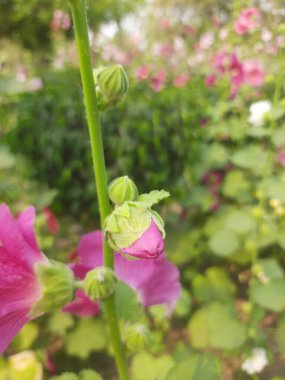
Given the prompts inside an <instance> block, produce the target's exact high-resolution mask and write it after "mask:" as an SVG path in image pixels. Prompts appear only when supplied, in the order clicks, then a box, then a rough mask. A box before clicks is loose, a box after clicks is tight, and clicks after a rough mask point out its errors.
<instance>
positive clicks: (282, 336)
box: [274, 315, 285, 355]
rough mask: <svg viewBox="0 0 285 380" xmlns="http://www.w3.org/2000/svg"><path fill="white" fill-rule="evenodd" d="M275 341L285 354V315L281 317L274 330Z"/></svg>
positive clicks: (281, 352)
mask: <svg viewBox="0 0 285 380" xmlns="http://www.w3.org/2000/svg"><path fill="white" fill-rule="evenodd" d="M274 338H275V342H276V344H277V347H278V351H279V352H280V354H283V355H284V354H285V317H284V315H283V316H282V317H281V318H280V319H279V321H278V323H277V327H276V329H275V332H274Z"/></svg>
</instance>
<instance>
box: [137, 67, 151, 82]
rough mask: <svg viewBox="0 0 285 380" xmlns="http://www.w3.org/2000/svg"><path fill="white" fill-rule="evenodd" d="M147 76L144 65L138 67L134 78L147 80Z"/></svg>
mask: <svg viewBox="0 0 285 380" xmlns="http://www.w3.org/2000/svg"><path fill="white" fill-rule="evenodd" d="M148 76H149V68H148V66H146V65H142V66H139V67H138V68H137V70H136V77H137V79H139V80H144V79H147V78H148Z"/></svg>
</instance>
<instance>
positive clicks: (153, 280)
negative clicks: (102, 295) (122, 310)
mask: <svg viewBox="0 0 285 380" xmlns="http://www.w3.org/2000/svg"><path fill="white" fill-rule="evenodd" d="M102 242H103V235H102V233H101V231H94V232H90V233H88V234H86V235H84V236H83V237H82V238H81V240H80V242H79V245H78V249H77V252H78V255H79V262H78V263H76V264H73V265H72V269H73V271H74V274H75V276H76V277H77V278H78V279H81V280H82V279H84V277H85V276H86V274H87V272H89V271H90V270H92V269H94V268H96V267H101V266H102V265H103V247H102ZM114 255H115V257H114V271H115V274H116V276H117V278H118V280H119V281H122V282H124V283H125V284H127V285H128V286H129V287H131V288H132V289H133V290H134V291H135V292H136V294H137V297H138V300H139V301H140V302H141V303H142V305H143V306H144V307H148V306H152V305H157V304H165V305H166V306H167V309H168V311H169V312H171V310H172V309H173V307H174V305H175V303H176V301H177V299H178V298H179V296H180V291H181V285H180V282H179V271H178V269H177V268H176V267H175V265H173V264H171V263H170V262H169V261H168V260H167V259H166V257H165V255H164V254H163V255H162V256H160V257H159V258H158V259H155V260H128V259H126V258H125V257H124V256H122V255H121V254H119V253H117V252H116V253H115V254H114ZM85 297H87V296H85ZM87 298H88V297H87ZM79 301H80V302H81V306H82V307H83V303H84V302H83V298H81V300H79ZM86 301H87V300H86ZM76 302H77V301H75V302H72V303H70V304H69V305H67V306H66V307H65V308H64V309H63V311H65V312H71V313H73V314H76V315H84V314H85V313H84V308H82V309H80V308H78V304H76ZM87 302H88V304H89V305H90V303H93V304H94V315H96V314H97V313H98V309H97V306H98V304H97V303H94V302H93V301H91V300H90V299H89V300H88V301H87ZM89 311H90V309H88V313H86V314H85V315H90V314H89Z"/></svg>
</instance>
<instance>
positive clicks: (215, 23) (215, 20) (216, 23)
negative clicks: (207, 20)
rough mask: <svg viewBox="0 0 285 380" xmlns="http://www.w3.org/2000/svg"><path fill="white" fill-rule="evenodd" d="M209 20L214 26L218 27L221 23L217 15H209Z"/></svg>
mask: <svg viewBox="0 0 285 380" xmlns="http://www.w3.org/2000/svg"><path fill="white" fill-rule="evenodd" d="M211 21H212V24H213V25H214V26H215V27H216V28H220V27H221V25H222V23H221V21H220V20H219V19H218V18H217V17H215V16H212V17H211Z"/></svg>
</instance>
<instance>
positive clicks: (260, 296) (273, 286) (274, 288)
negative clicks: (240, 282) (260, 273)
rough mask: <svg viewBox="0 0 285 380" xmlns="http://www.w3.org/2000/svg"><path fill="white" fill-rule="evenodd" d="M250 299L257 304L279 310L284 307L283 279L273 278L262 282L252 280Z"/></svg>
mask: <svg viewBox="0 0 285 380" xmlns="http://www.w3.org/2000/svg"><path fill="white" fill-rule="evenodd" d="M250 294H251V297H252V300H253V301H254V302H255V303H256V304H257V305H259V306H262V307H264V308H265V309H269V310H272V311H276V312H280V311H282V310H284V308H285V280H284V279H280V278H274V279H273V280H269V282H268V283H265V284H262V283H260V282H258V281H252V283H251V286H250Z"/></svg>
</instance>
